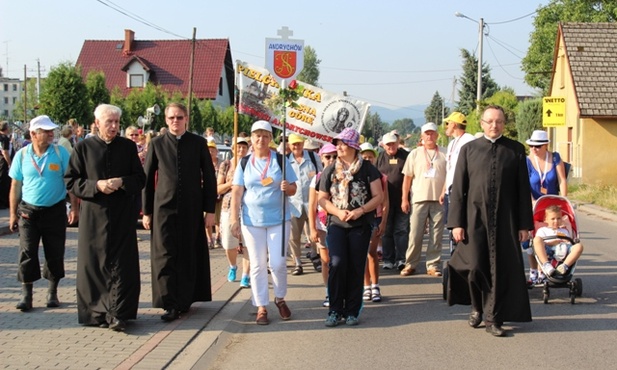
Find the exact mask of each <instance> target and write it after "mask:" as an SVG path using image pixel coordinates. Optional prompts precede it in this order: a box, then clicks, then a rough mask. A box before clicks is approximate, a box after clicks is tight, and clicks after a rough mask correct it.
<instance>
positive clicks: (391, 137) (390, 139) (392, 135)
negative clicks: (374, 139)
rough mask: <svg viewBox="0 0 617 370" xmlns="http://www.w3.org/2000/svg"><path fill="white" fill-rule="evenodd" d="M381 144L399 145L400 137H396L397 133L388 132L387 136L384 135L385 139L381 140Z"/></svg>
mask: <svg viewBox="0 0 617 370" xmlns="http://www.w3.org/2000/svg"><path fill="white" fill-rule="evenodd" d="M381 142H382V143H383V144H384V145H385V144H390V143H398V137H397V136H396V134H395V133H393V132H388V133H387V134H384V136H383V138H382V139H381Z"/></svg>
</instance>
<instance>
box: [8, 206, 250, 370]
mask: <svg viewBox="0 0 617 370" xmlns="http://www.w3.org/2000/svg"><path fill="white" fill-rule="evenodd" d="M137 232H138V236H139V237H140V238H141V239H142V241H140V242H139V243H138V247H139V253H140V269H141V295H140V305H139V307H140V308H139V311H138V318H137V320H135V321H130V322H129V326H128V328H127V330H126V332H125V333H118V332H114V331H111V330H109V329H101V328H96V327H85V326H81V325H79V324H78V323H77V307H76V298H75V274H76V263H77V229H76V228H69V229H68V230H67V243H66V253H65V269H66V277H65V278H64V279H62V280H61V282H60V287H59V297H60V300H61V302H62V304H61V307H60V308H56V309H49V308H46V307H45V296H46V293H47V282H46V281H45V280H44V279H41V280H39V281H37V282H36V283H35V284H34V308H33V309H32V310H31V311H30V312H27V313H23V312H21V311H19V310H17V309H15V305H16V304H17V302H18V301H19V298H20V293H21V287H20V283H19V282H18V281H17V279H16V269H17V266H16V262H15V261H16V258H17V245H18V243H19V240H18V236H17V234H11V233H8V210H0V234H3V235H2V236H0V266H2V269H1V270H0V368H2V369H26V368H27V369H34V368H42V369H161V368H165V367H167V366H169V365H170V364H171V363H172V362H174V361H175V365H174V366H172V367H175V368H183V369H184V368H191V367H192V366H193V364H194V363H195V362H197V360H198V359H199V358H200V357H201V356H202V355H203V353H204V352H205V351H207V349H208V348H209V347H210V346H211V345H212V344H213V343H216V342H217V340H218V337H219V335H220V334H221V332H222V331H223V329H224V328H225V325H224V324H225V323H227V322H228V320H229V318H230V317H233V316H234V315H235V313H234V310H236V309H237V310H239V309H241V308H242V307H237V306H238V305H236V306H233V305H232V307H227V308H226V309H225V310H223V309H224V308H225V306H226V304H227V303H228V302H229V301H230V300H231V299H232V298H233V297H234V296H235V295H236V294H237V293H238V292H239V291H241V290H242V289H241V288H240V286H239V281H237V282H234V283H229V282H227V279H226V274H227V260H226V258H225V253H224V251H223V250H222V249H221V248H218V249H214V250H210V263H211V276H212V292H213V301H212V302H197V303H195V304H193V306H192V307H191V310H190V312H189V313H187V314H185V315H183V317H182V318H181V319H179V320H176V321H174V322H171V323H165V322H163V321H162V320H161V319H160V315H161V314H162V313H163V312H162V310H160V309H154V308H152V304H151V299H152V295H151V289H150V281H151V277H150V241H149V232H147V231H146V230H142V229H138V231H137ZM40 256H41V258H43V257H42V248H41V253H40ZM245 292H246V293H248V290H245ZM249 296H250V294H249ZM242 306H243V305H242ZM230 308H233V309H231V310H230ZM222 311H223V312H222ZM217 315H219V316H221V315H224V316H226V317H227V319H223V318H221V319H220V320H219V319H218V317H217V320H213V318H214V317H215V316H217ZM200 333H202V340H201V342H200V343H201V344H202V346H200V348H199V352H198V353H196V354H194V355H193V357H187V356H186V354H184V359H182V360H181V361H180V360H177V359H176V357H178V355H180V354H181V353H182V352H183V351H184V350H185V349H186V347H187V346H189V345H190V344H191V342H193V340H194V338H196V337H197V335H198V334H200ZM204 333H206V334H207V336H206V337H207V340H208V341H209V344H204V342H203V337H204ZM191 358H192V361H193V362H192V363H187V361H191Z"/></svg>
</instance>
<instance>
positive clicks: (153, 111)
mask: <svg viewBox="0 0 617 370" xmlns="http://www.w3.org/2000/svg"><path fill="white" fill-rule="evenodd" d="M146 112H148V113H150V114H154V115H156V116H158V115H159V114H161V107H159V105H158V104H154V105H153V106H151V107H150V108H148V109H146Z"/></svg>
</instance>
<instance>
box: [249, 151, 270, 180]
mask: <svg viewBox="0 0 617 370" xmlns="http://www.w3.org/2000/svg"><path fill="white" fill-rule="evenodd" d="M271 158H272V151H271V150H269V151H268V160H267V161H266V167H265V168H264V170H263V172H262V173H261V185H262V186H268V185H270V184H272V183H273V182H274V180H273V179H272V177H270V176H267V177H266V174H267V173H268V167H270V159H271ZM251 162H253V167H255V156H252V158H251ZM255 168H257V167H255Z"/></svg>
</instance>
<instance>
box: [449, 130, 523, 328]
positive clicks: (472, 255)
mask: <svg viewBox="0 0 617 370" xmlns="http://www.w3.org/2000/svg"><path fill="white" fill-rule="evenodd" d="M455 227H462V228H464V229H465V236H466V240H464V241H463V242H460V243H458V245H457V246H456V248H455V250H454V253H453V255H452V258H451V259H450V262H449V264H448V268H449V271H448V272H449V274H448V277H449V281H448V304H450V305H453V304H463V305H469V304H471V296H470V289H469V288H470V285H473V286H475V287H476V288H478V289H479V291H480V292H481V302H482V303H481V304H482V306H483V310H484V313H485V315H486V319H487V320H489V321H494V322H498V323H502V322H504V321H515V322H526V321H531V309H530V307H529V296H528V292H527V285H526V282H525V271H524V267H523V259H522V253H521V247H520V243H519V241H518V231H519V230H533V218H532V211H531V193H530V190H529V177H528V174H527V164H526V161H525V149H524V148H523V146H522V145H521V144H520V143H518V142H516V141H513V140H510V139H508V138H505V137H501V138H499V139H497V140H496V141H495V143H492V142H491V141H489V140H487V139H486V138H479V139H477V140H475V141H472V142H470V143H467V144H465V145H464V146H463V147H462V148H461V151H460V154H459V158H458V162H457V165H456V170H455V173H454V182H453V185H452V191H451V192H450V205H449V210H448V228H450V229H452V228H455Z"/></svg>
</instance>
